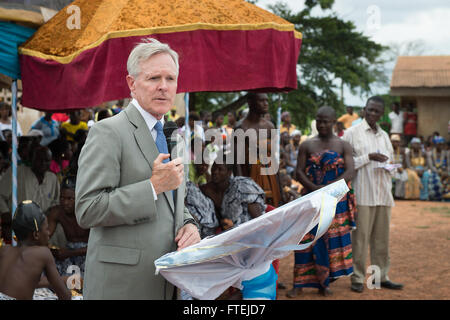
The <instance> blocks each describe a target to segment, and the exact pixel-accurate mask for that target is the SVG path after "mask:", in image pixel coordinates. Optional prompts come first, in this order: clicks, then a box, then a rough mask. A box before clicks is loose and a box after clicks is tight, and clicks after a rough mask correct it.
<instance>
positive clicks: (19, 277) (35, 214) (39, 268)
mask: <svg viewBox="0 0 450 320" xmlns="http://www.w3.org/2000/svg"><path fill="white" fill-rule="evenodd" d="M12 228H13V230H14V233H15V235H16V236H17V239H18V240H19V242H18V245H17V247H12V246H9V245H7V246H3V247H1V248H0V300H13V299H18V300H31V299H32V298H33V294H34V290H35V289H36V288H37V287H38V286H39V285H40V283H46V282H47V281H48V282H49V284H50V286H51V288H52V289H53V290H54V291H55V293H56V295H57V296H58V298H59V299H64V300H70V299H71V293H70V291H69V290H68V289H67V287H66V285H65V283H64V281H63V279H62V278H61V277H60V275H59V273H58V270H57V269H56V265H55V260H54V259H53V256H52V254H51V252H50V249H49V248H48V247H47V246H48V240H49V237H50V236H49V231H48V222H47V218H46V217H45V215H44V214H43V213H42V210H41V209H40V208H39V206H38V205H37V204H36V203H34V202H33V201H31V200H25V201H23V202H22V203H20V204H19V206H18V207H17V211H16V214H15V216H14V218H13V220H12ZM43 272H45V275H46V277H47V279H48V280H47V279H45V280H44V278H45V277H42V273H43Z"/></svg>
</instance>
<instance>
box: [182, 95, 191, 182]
mask: <svg viewBox="0 0 450 320" xmlns="http://www.w3.org/2000/svg"><path fill="white" fill-rule="evenodd" d="M184 108H185V112H184V114H185V117H184V145H185V146H186V149H185V154H186V162H187V163H186V164H188V165H187V166H186V177H189V163H190V160H191V154H190V152H191V139H190V138H191V128H190V127H189V92H186V93H185V94H184Z"/></svg>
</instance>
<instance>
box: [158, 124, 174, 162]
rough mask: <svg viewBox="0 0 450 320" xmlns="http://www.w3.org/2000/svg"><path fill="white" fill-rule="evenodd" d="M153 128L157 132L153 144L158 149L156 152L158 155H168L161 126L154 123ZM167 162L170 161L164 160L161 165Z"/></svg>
mask: <svg viewBox="0 0 450 320" xmlns="http://www.w3.org/2000/svg"><path fill="white" fill-rule="evenodd" d="M154 128H155V130H156V132H157V134H156V141H155V143H156V147H157V148H158V151H159V152H160V153H169V149H168V148H167V141H166V136H165V135H164V132H163V126H162V124H161V122H159V121H156V124H155V126H154ZM169 161H170V160H169V159H165V160H163V163H167V162H169Z"/></svg>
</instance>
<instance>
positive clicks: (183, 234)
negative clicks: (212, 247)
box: [175, 223, 200, 250]
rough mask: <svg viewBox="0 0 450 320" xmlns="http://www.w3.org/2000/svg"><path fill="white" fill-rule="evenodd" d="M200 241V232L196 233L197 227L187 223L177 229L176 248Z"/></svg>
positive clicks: (179, 248)
mask: <svg viewBox="0 0 450 320" xmlns="http://www.w3.org/2000/svg"><path fill="white" fill-rule="evenodd" d="M199 241H200V234H199V233H198V229H197V227H196V226H195V225H194V224H192V223H188V224H186V225H184V226H183V227H182V228H181V229H180V230H178V233H177V236H176V237H175V242H176V243H177V245H178V249H177V250H181V249H183V248H186V247H189V246H192V245H193V244H196V243H197V242H199Z"/></svg>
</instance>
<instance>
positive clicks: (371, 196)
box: [342, 119, 394, 206]
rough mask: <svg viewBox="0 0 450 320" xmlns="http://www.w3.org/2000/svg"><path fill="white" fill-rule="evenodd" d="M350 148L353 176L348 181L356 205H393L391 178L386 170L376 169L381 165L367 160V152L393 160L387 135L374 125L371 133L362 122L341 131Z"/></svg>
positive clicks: (392, 150) (368, 127)
mask: <svg viewBox="0 0 450 320" xmlns="http://www.w3.org/2000/svg"><path fill="white" fill-rule="evenodd" d="M342 138H343V139H344V140H345V141H348V142H349V143H350V144H351V145H352V147H353V159H354V160H355V170H356V176H355V178H354V179H353V181H352V185H353V188H354V190H355V196H356V203H357V204H358V205H362V206H394V198H393V197H392V192H391V190H392V177H391V174H390V173H389V171H387V170H385V169H382V168H379V167H380V165H381V164H382V163H381V162H377V161H371V160H370V159H369V153H376V152H379V153H382V154H384V155H385V156H387V157H388V158H389V159H388V160H387V161H386V163H390V162H391V161H392V159H393V158H394V149H393V148H392V144H391V141H390V139H389V136H388V134H387V133H386V132H385V131H383V129H381V128H380V126H379V125H377V132H376V133H375V132H374V131H373V130H372V128H371V127H370V126H369V124H368V123H367V121H366V120H365V119H364V120H363V121H362V122H361V123H359V124H357V125H355V126H352V127H350V128H348V129H347V130H345V133H344V136H343V137H342Z"/></svg>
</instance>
